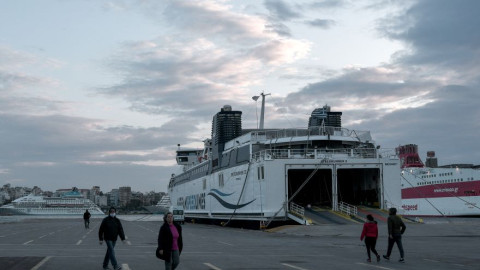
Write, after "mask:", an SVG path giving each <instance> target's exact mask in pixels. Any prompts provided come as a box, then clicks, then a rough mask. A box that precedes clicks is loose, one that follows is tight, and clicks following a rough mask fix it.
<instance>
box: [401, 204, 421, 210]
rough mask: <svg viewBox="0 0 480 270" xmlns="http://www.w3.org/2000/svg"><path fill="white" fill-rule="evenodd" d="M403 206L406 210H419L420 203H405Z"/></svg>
mask: <svg viewBox="0 0 480 270" xmlns="http://www.w3.org/2000/svg"><path fill="white" fill-rule="evenodd" d="M402 208H403V210H405V211H416V210H418V204H412V205H408V204H404V205H402Z"/></svg>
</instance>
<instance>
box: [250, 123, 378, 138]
mask: <svg viewBox="0 0 480 270" xmlns="http://www.w3.org/2000/svg"><path fill="white" fill-rule="evenodd" d="M328 135H331V136H340V137H350V138H355V139H365V140H371V136H370V131H360V130H351V129H347V128H341V127H329V126H319V127H310V128H308V129H305V128H303V129H301V128H292V129H279V130H262V131H252V132H251V139H252V140H265V139H266V140H272V139H281V138H290V137H302V136H306V137H310V136H328Z"/></svg>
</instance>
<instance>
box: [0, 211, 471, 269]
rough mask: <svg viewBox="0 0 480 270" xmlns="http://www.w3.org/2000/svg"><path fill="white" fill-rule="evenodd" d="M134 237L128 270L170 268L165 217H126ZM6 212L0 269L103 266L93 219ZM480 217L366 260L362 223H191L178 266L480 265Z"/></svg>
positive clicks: (432, 224)
mask: <svg viewBox="0 0 480 270" xmlns="http://www.w3.org/2000/svg"><path fill="white" fill-rule="evenodd" d="M119 217H120V219H121V220H122V224H123V226H124V230H125V234H126V235H127V241H126V243H125V244H122V243H121V242H120V241H119V242H118V243H117V246H116V248H115V250H116V255H117V260H118V261H119V263H120V264H121V265H122V268H123V269H125V270H128V269H135V270H137V269H142V270H143V269H164V268H163V261H160V260H158V259H157V258H156V257H155V255H154V251H155V248H156V245H157V243H156V242H157V234H158V230H159V228H160V225H161V224H162V221H161V216H155V215H153V216H121V215H120V216H119ZM5 218H7V217H0V269H2V270H7V269H8V270H11V269H12V270H18V269H22V270H23V269H26V270H47V269H50V270H57V269H69V270H79V269H102V261H103V257H104V255H105V250H106V246H105V245H102V246H101V245H99V241H98V227H99V225H100V222H101V219H100V218H94V219H92V221H91V224H90V229H85V228H84V225H83V220H82V219H81V217H79V218H76V219H75V218H61V219H59V218H53V219H52V218H49V219H43V218H34V219H31V218H30V217H28V218H27V217H22V218H20V219H15V218H11V217H8V218H10V219H9V220H5ZM479 226H480V219H452V218H450V219H430V220H425V223H424V224H417V223H408V224H407V231H406V232H405V235H404V238H403V244H404V248H405V260H406V262H405V263H400V262H398V257H399V253H398V249H397V248H396V247H395V248H394V250H393V253H392V255H391V259H390V261H385V260H384V259H383V258H382V260H381V261H380V262H379V263H377V262H372V263H368V262H366V251H365V247H364V245H363V243H362V242H361V241H360V239H359V237H360V233H361V230H362V224H346V225H317V226H284V227H279V228H275V229H272V230H267V231H260V230H246V229H241V228H230V227H220V226H214V225H203V224H190V223H188V224H185V225H184V226H183V232H184V243H185V244H184V250H183V253H182V255H181V257H180V258H181V263H180V265H179V267H178V270H182V269H193V270H209V269H210V270H240V269H264V270H266V269H269V270H271V269H279V270H316V269H335V270H342V269H345V270H347V269H348V270H351V269H370V270H374V269H383V270H397V269H398V270H400V269H435V270H443V269H449V270H450V269H465V270H470V269H472V270H473V269H480V257H479V256H478V248H479V240H480V230H479V228H480V227H479ZM379 234H380V237H379V239H378V242H377V250H378V251H379V253H380V254H385V250H386V246H387V237H386V234H387V233H386V224H381V223H379Z"/></svg>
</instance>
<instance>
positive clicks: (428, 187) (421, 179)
mask: <svg viewBox="0 0 480 270" xmlns="http://www.w3.org/2000/svg"><path fill="white" fill-rule="evenodd" d="M396 152H397V154H398V156H399V157H400V160H401V167H402V172H401V175H402V208H403V210H404V211H403V215H408V216H479V215H480V170H479V169H478V166H476V167H475V166H472V165H469V166H461V165H451V166H446V167H442V168H439V167H438V166H437V163H438V162H437V159H436V157H435V152H434V151H429V152H428V153H427V160H426V164H425V165H424V164H423V162H422V161H421V159H420V157H419V156H418V147H417V145H415V144H409V145H403V146H399V147H398V148H396Z"/></svg>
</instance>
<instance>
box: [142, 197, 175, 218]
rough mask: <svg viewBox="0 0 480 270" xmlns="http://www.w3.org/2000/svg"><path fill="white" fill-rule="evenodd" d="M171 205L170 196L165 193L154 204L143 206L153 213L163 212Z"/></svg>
mask: <svg viewBox="0 0 480 270" xmlns="http://www.w3.org/2000/svg"><path fill="white" fill-rule="evenodd" d="M170 206H171V202H170V196H169V195H168V194H165V195H163V196H162V198H161V199H160V201H158V203H157V204H156V205H151V206H145V208H146V209H147V210H148V211H149V212H151V213H153V214H165V213H166V212H168V211H169V209H170Z"/></svg>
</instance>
